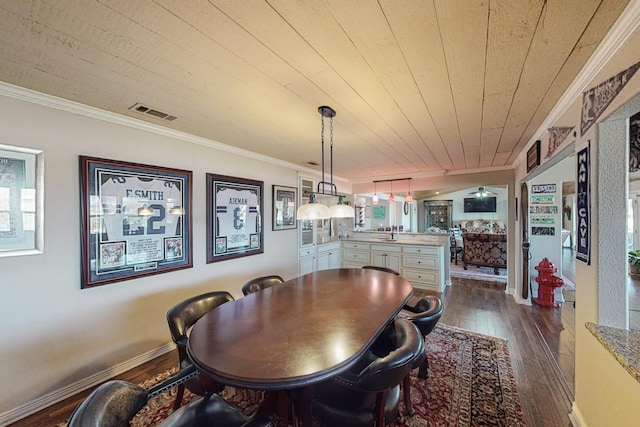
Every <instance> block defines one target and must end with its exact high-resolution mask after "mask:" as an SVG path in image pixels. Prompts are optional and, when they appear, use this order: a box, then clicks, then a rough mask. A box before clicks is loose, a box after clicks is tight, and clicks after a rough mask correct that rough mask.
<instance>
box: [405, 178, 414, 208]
mask: <svg viewBox="0 0 640 427" xmlns="http://www.w3.org/2000/svg"><path fill="white" fill-rule="evenodd" d="M408 181H409V192H408V193H407V197H406V198H405V201H407V202H413V196H412V195H411V180H410V179H409V180H408Z"/></svg>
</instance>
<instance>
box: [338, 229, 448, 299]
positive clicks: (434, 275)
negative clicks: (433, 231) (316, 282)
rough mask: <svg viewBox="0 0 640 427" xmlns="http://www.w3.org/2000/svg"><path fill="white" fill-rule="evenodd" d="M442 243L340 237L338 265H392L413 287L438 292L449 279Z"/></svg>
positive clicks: (347, 266)
mask: <svg viewBox="0 0 640 427" xmlns="http://www.w3.org/2000/svg"><path fill="white" fill-rule="evenodd" d="M445 246H446V245H420V244H418V243H416V244H414V243H369V242H363V241H358V240H343V241H342V266H343V267H344V268H362V267H363V266H365V265H375V266H378V267H387V268H392V269H394V270H396V271H398V272H400V275H401V276H403V277H404V278H405V279H407V280H408V281H410V282H411V284H412V285H413V286H415V287H416V288H421V289H426V290H430V291H435V292H442V291H443V290H444V287H445V285H446V284H448V283H450V280H449V270H448V269H447V268H446V267H447V265H446V263H445V262H448V258H447V257H445Z"/></svg>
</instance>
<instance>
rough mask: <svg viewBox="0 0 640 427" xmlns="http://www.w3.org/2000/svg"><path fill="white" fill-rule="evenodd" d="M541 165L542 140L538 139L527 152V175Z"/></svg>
mask: <svg viewBox="0 0 640 427" xmlns="http://www.w3.org/2000/svg"><path fill="white" fill-rule="evenodd" d="M539 164H540V140H539V139H538V140H537V141H536V142H535V143H534V144H533V145H532V146H531V148H529V150H527V173H529V172H531V170H532V169H533V168H535V167H536V166H538V165H539Z"/></svg>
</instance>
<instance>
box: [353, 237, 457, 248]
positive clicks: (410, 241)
mask: <svg viewBox="0 0 640 427" xmlns="http://www.w3.org/2000/svg"><path fill="white" fill-rule="evenodd" d="M341 240H342V241H343V242H363V243H380V244H394V245H395V244H400V245H417V246H444V245H445V243H442V242H438V241H430V240H420V239H398V240H386V239H378V238H375V237H348V238H346V239H341Z"/></svg>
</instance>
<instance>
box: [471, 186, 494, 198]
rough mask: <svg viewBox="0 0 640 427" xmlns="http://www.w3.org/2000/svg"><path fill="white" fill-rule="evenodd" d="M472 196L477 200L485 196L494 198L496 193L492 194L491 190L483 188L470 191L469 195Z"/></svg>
mask: <svg viewBox="0 0 640 427" xmlns="http://www.w3.org/2000/svg"><path fill="white" fill-rule="evenodd" d="M469 194H470V195H472V196H476V197H479V198H482V197H487V196H496V195H497V194H498V193H494V192H493V191H491V190H487V189H486V188H485V187H478V190H477V191H472V192H471V193H469Z"/></svg>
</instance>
